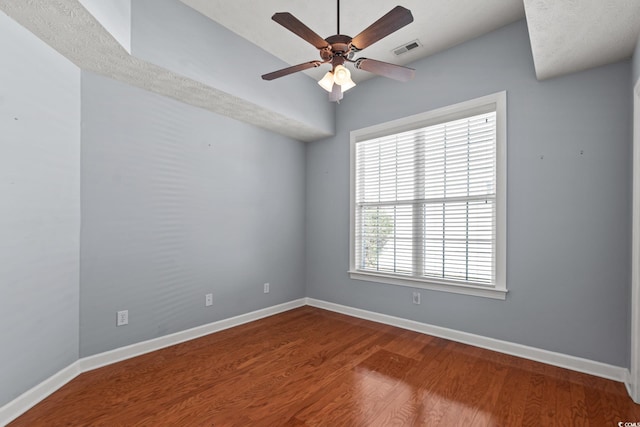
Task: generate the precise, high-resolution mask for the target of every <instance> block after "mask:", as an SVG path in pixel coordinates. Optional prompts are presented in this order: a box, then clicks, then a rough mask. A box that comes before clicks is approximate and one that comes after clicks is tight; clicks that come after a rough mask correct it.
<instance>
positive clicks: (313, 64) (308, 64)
mask: <svg viewBox="0 0 640 427" xmlns="http://www.w3.org/2000/svg"><path fill="white" fill-rule="evenodd" d="M322 64H324V62H322V61H310V62H305V63H304V64H298V65H293V66H291V67H287V68H283V69H282V70H278V71H274V72H271V73H268V74H263V75H262V79H263V80H274V79H277V78H279V77H284V76H288V75H289V74H293V73H297V72H298V71H304V70H308V69H309V68H314V67H319V66H320V65H322Z"/></svg>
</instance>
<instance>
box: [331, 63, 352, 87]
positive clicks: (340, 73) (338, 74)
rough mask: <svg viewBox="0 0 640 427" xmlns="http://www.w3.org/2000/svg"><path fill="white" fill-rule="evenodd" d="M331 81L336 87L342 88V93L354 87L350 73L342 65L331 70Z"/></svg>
mask: <svg viewBox="0 0 640 427" xmlns="http://www.w3.org/2000/svg"><path fill="white" fill-rule="evenodd" d="M333 79H334V81H335V83H336V84H337V85H340V86H342V92H346V91H348V90H349V89H351V88H352V87H354V86H355V85H356V84H355V83H354V82H353V80H351V72H350V71H349V70H348V69H347V68H345V67H344V66H342V65H337V66H336V68H335V69H334V70H333Z"/></svg>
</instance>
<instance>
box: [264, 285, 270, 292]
mask: <svg viewBox="0 0 640 427" xmlns="http://www.w3.org/2000/svg"><path fill="white" fill-rule="evenodd" d="M264 293H265V294H268V293H269V284H268V283H265V284H264Z"/></svg>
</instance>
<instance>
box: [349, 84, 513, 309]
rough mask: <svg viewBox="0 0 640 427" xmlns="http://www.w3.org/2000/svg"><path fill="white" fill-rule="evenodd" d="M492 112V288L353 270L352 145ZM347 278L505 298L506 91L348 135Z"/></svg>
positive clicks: (353, 178) (353, 170) (353, 156)
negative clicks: (494, 210)
mask: <svg viewBox="0 0 640 427" xmlns="http://www.w3.org/2000/svg"><path fill="white" fill-rule="evenodd" d="M494 108H495V111H496V166H497V167H496V169H497V170H496V272H495V286H477V285H469V284H466V283H459V284H458V283H455V281H451V280H437V279H435V280H434V279H422V278H415V277H406V278H404V277H399V276H396V275H386V274H384V273H378V272H368V271H361V270H358V269H356V267H355V266H356V259H355V233H356V229H355V228H356V227H355V179H356V173H355V172H356V171H355V156H356V151H355V150H356V143H357V142H359V141H364V140H368V139H373V138H377V137H381V136H386V135H390V134H394V133H400V132H404V131H408V130H412V129H416V128H419V127H425V126H429V125H433V124H437V123H442V122H445V121H451V120H456V119H459V118H463V117H467V116H469V115H473V114H481V113H484V112H488V111H490V110H493V109H494ZM349 157H350V160H349V168H350V173H349V175H350V178H349V187H350V188H349V216H350V218H349V277H350V278H351V279H355V280H365V281H369V282H378V283H386V284H390V285H398V286H409V287H412V288H422V289H431V290H438V291H444V292H452V293H456V294H465V295H474V296H479V297H486V298H494V299H501V300H504V299H506V294H507V275H506V270H507V92H506V91H502V92H498V93H494V94H491V95H487V96H483V97H481V98H476V99H472V100H469V101H465V102H461V103H458V104H454V105H450V106H447V107H442V108H438V109H436V110H431V111H427V112H425V113H420V114H416V115H413V116H409V117H404V118H401V119H398V120H393V121H390V122H386V123H381V124H377V125H374V126H369V127H366V128H363V129H358V130H354V131H352V132H351V135H350V153H349Z"/></svg>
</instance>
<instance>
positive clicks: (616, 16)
mask: <svg viewBox="0 0 640 427" xmlns="http://www.w3.org/2000/svg"><path fill="white" fill-rule="evenodd" d="M180 1H182V2H183V3H184V4H186V5H188V6H190V7H192V8H193V9H195V10H197V11H199V12H200V13H202V14H203V15H205V16H207V17H209V18H210V19H212V20H214V21H216V22H218V23H219V24H221V25H223V26H225V27H227V28H228V29H230V30H231V31H233V32H235V33H236V34H238V35H240V36H242V37H244V38H245V39H247V40H249V41H250V42H252V43H254V44H256V45H258V46H260V47H261V48H263V49H264V50H266V51H267V52H269V53H271V54H272V55H274V56H276V57H278V58H280V59H282V60H283V61H284V62H286V63H287V64H290V65H295V64H299V63H303V62H308V61H311V60H314V59H318V58H319V56H318V53H317V50H316V49H315V48H314V47H313V46H311V45H309V44H308V43H306V42H305V41H304V40H302V39H300V38H299V37H297V36H296V35H294V34H293V33H291V32H289V31H288V30H286V29H285V28H283V27H281V26H280V25H278V24H277V23H275V22H273V21H272V20H271V16H272V15H273V14H274V13H276V12H290V13H292V14H293V15H294V16H296V17H297V18H298V19H299V20H301V21H302V22H304V23H305V24H306V25H307V26H308V27H309V28H311V29H312V30H314V31H315V32H316V33H318V34H319V35H320V36H321V37H323V38H326V37H328V36H330V35H333V34H335V33H336V29H337V28H336V24H337V20H336V12H337V10H336V9H337V7H336V6H337V4H336V3H337V2H334V1H326V0H324V1H304V2H303V1H297V2H296V1H291V0H265V1H260V2H256V1H254V0H234V1H228V0H180ZM398 3H400V4H401V5H402V6H404V7H406V8H408V9H410V10H411V12H412V14H413V17H414V22H413V23H411V24H409V25H407V26H406V27H404V28H402V29H400V30H399V31H397V32H396V33H394V34H392V35H390V36H388V37H386V38H385V39H383V40H381V41H379V42H378V43H376V44H374V45H373V46H370V47H368V48H367V49H366V50H365V51H363V52H361V53H360V54H359V55H358V57H367V58H372V59H378V60H381V61H385V62H392V63H394V64H399V65H405V64H409V63H411V62H413V61H415V60H417V59H420V58H423V57H426V56H429V55H432V54H434V53H437V52H440V51H442V50H445V49H447V48H449V47H452V46H455V45H457V44H459V43H462V42H465V41H467V40H471V39H473V38H475V37H478V36H480V35H482V34H486V33H488V32H490V31H492V30H495V29H497V28H500V27H502V26H504V25H507V24H509V23H511V22H514V21H517V20H519V19H521V18H525V17H526V19H527V24H528V27H529V34H530V38H531V47H532V53H533V57H534V63H535V67H536V73H537V76H538V78H539V79H545V78H550V77H555V76H559V75H562V74H567V73H571V72H575V71H580V70H584V69H588V68H591V67H596V66H599V65H603V64H607V63H611V62H615V61H618V60H621V59H624V58H628V57H630V56H631V54H632V52H633V49H634V47H635V44H636V41H637V40H638V35H639V34H640V1H639V0H562V1H560V0H524V1H523V0H483V1H478V0H447V1H442V0H402V1H398V0H394V1H388V0H384V1H383V0H378V1H375V2H372V1H369V0H343V1H342V2H341V4H340V31H341V33H342V34H347V35H350V36H355V35H356V34H358V33H359V32H360V31H362V30H363V29H365V28H366V27H367V26H369V25H370V24H371V23H373V22H374V21H375V20H377V19H378V18H380V17H381V16H382V15H384V14H385V13H386V12H388V11H389V10H391V9H392V8H393V7H394V6H396V5H397V4H398ZM248 11H250V13H248ZM525 11H526V14H525ZM415 39H418V40H419V41H420V43H421V44H422V46H421V47H420V48H416V49H413V50H411V51H409V52H407V53H405V54H403V55H400V56H396V55H395V54H394V53H393V50H395V48H397V47H399V46H402V45H404V44H405V43H407V42H410V41H412V40H415ZM328 67H329V65H325V66H324V67H318V68H315V69H311V70H308V71H306V72H305V73H307V74H308V75H310V76H312V77H313V78H314V79H316V80H319V79H320V78H322V76H323V74H324V73H325V72H326V71H328ZM270 71H274V70H259V72H260V73H267V72H270ZM369 77H372V75H371V74H369V73H366V72H364V71H360V70H355V72H354V73H353V79H354V81H356V82H358V81H362V80H363V79H365V78H369Z"/></svg>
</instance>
